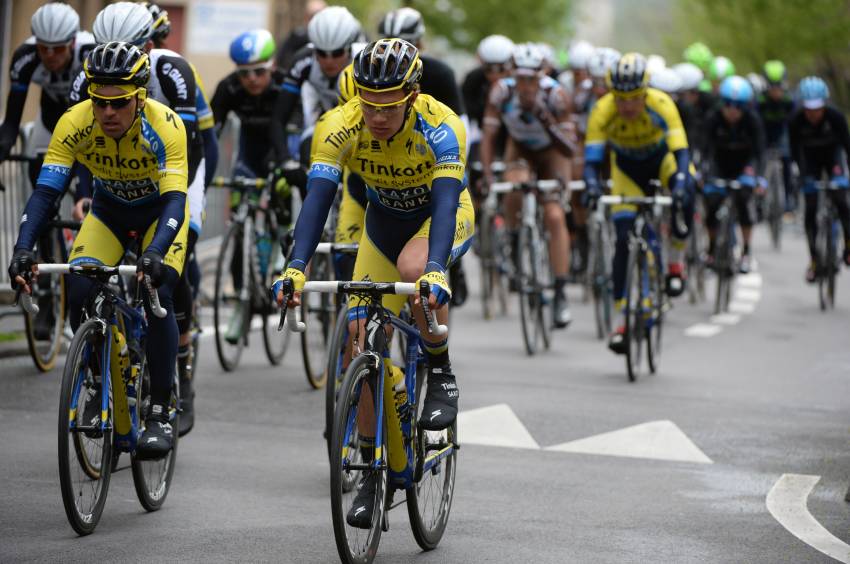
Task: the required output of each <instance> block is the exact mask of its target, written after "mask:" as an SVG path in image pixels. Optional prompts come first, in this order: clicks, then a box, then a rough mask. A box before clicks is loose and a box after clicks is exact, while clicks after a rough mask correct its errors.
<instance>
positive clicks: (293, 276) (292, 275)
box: [272, 267, 307, 299]
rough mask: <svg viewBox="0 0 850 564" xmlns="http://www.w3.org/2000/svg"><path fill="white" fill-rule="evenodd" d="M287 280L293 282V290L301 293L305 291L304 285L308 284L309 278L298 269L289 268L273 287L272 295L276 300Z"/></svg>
mask: <svg viewBox="0 0 850 564" xmlns="http://www.w3.org/2000/svg"><path fill="white" fill-rule="evenodd" d="M286 279H289V280H292V288H293V289H294V290H295V291H296V292H300V291H301V290H303V289H304V283H305V282H307V277H306V276H305V275H304V273H303V272H301V271H300V270H298V269H297V268H292V267H289V268H287V269H286V270H285V271H284V272H283V274H281V275H280V278H278V279H277V280H276V281H275V283H274V285H273V286H272V294H273V295H274V297H275V299H277V295H278V294H279V293H280V291H281V289H283V281H284V280H286Z"/></svg>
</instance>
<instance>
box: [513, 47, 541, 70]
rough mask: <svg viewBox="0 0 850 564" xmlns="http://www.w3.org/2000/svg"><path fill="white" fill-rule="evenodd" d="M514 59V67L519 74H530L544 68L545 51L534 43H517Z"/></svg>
mask: <svg viewBox="0 0 850 564" xmlns="http://www.w3.org/2000/svg"><path fill="white" fill-rule="evenodd" d="M513 60H514V69H516V70H517V71H518V73H519V74H529V72H537V71H539V70H540V69H542V68H543V53H542V52H541V51H540V49H539V48H538V47H537V45H535V44H534V43H520V44H519V45H517V46H516V47H515V48H514V53H513ZM523 71H525V72H523Z"/></svg>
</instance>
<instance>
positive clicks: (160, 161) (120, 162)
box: [37, 100, 188, 207]
mask: <svg viewBox="0 0 850 564" xmlns="http://www.w3.org/2000/svg"><path fill="white" fill-rule="evenodd" d="M74 161H79V162H80V163H82V164H83V165H85V166H86V168H88V169H89V170H90V171H91V173H92V179H93V184H94V189H95V196H97V195H102V196H107V197H109V198H110V199H112V200H114V201H115V202H116V204H117V205H120V206H127V207H133V206H138V205H142V204H146V203H149V202H151V201H152V200H155V199H157V198H158V197H159V196H160V195H162V194H166V193H168V192H171V191H173V190H177V191H182V192H184V193H185V192H186V182H187V177H188V172H187V159H186V129H185V127H184V126H183V121H182V120H181V119H180V118H179V117H178V116H177V114H176V113H174V112H173V111H172V110H170V109H169V108H168V107H167V106H165V105H164V104H161V103H159V102H157V101H155V100H146V102H145V108H144V109H143V110H142V112H141V115H140V116H139V118H138V119H136V121H135V122H134V123H133V125H132V126H131V128H130V130H129V131H128V132H127V133H125V134H124V136H122V137H121V138H120V139H113V138H111V137H109V136H107V135H106V134H105V133H104V132H103V130H102V129H101V128H100V126H99V125H98V123H97V121H96V120H95V119H94V113H93V112H92V103H91V100H86V101H84V102H81V103H79V104H77V105H75V106H73V107H71V108H70V109H69V110H68V111H67V112H65V114H64V115H63V116H62V117H61V118H60V119H59V122H58V123H57V124H56V129H55V130H54V132H53V140H51V142H50V147H49V148H48V150H47V155H46V156H45V157H44V166H43V167H42V169H41V174H39V177H38V182H37V184H38V185H43V186H47V187H50V188H53V189H54V190H57V191H63V190H64V189H65V187H66V186H67V184H68V182H69V181H70V175H71V167H72V165H73V164H74Z"/></svg>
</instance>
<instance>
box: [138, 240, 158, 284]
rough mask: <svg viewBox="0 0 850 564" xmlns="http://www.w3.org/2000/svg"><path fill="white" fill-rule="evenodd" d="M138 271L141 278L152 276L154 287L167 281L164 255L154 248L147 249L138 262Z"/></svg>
mask: <svg viewBox="0 0 850 564" xmlns="http://www.w3.org/2000/svg"><path fill="white" fill-rule="evenodd" d="M136 272H137V273H138V274H137V277H138V279H139V280H141V279H142V277H143V276H150V278H151V284H152V285H153V287H154V288H159V287H160V286H161V285H162V283H163V282H164V281H165V280H164V279H165V263H164V262H163V260H162V255H160V254H159V253H158V252H156V251H154V250H153V249H147V250H146V251H145V252H144V253H142V256H141V257H139V260H138V261H137V262H136Z"/></svg>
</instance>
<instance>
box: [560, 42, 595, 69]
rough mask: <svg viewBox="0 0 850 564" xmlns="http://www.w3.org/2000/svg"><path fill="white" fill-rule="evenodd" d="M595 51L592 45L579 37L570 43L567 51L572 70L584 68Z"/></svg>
mask: <svg viewBox="0 0 850 564" xmlns="http://www.w3.org/2000/svg"><path fill="white" fill-rule="evenodd" d="M595 52H596V50H595V49H594V48H593V45H591V44H590V43H588V42H587V41H584V40H581V39H580V40H578V41H574V42H573V43H572V45H570V50H569V52H568V53H567V57H568V58H569V63H570V68H571V69H574V70H578V69H586V68H587V63H588V62H589V61H590V58H591V57H592V56H593V53H595Z"/></svg>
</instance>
